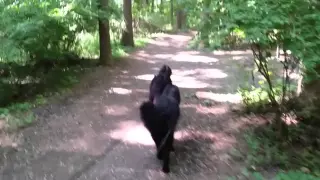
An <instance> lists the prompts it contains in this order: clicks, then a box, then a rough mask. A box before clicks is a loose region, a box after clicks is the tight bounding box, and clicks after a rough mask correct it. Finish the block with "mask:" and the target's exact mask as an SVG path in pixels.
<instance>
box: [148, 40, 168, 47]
mask: <svg viewBox="0 0 320 180" xmlns="http://www.w3.org/2000/svg"><path fill="white" fill-rule="evenodd" d="M148 43H150V44H152V45H156V46H163V47H168V46H170V44H169V42H166V41H155V40H150V41H149V42H148Z"/></svg>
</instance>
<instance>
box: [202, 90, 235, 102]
mask: <svg viewBox="0 0 320 180" xmlns="http://www.w3.org/2000/svg"><path fill="white" fill-rule="evenodd" d="M196 96H197V97H198V98H202V99H210V100H213V101H218V102H230V103H236V104H238V103H240V102H241V96H240V95H238V94H218V93H213V92H206V91H197V92H196Z"/></svg>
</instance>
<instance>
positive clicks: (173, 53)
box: [0, 34, 254, 180]
mask: <svg viewBox="0 0 320 180" xmlns="http://www.w3.org/2000/svg"><path fill="white" fill-rule="evenodd" d="M191 38H192V35H190V34H176V35H173V34H171V35H169V34H161V35H158V36H157V37H156V38H154V39H152V40H150V42H149V44H148V45H147V46H146V47H145V48H143V49H140V50H137V51H136V52H134V53H132V54H131V55H130V56H128V57H126V58H124V59H123V60H122V61H121V62H119V63H117V64H116V65H114V67H112V68H110V67H99V68H97V69H96V70H95V71H94V72H93V73H90V74H88V75H86V77H85V78H83V79H82V80H81V83H79V85H77V86H75V87H74V88H73V90H72V93H71V94H69V95H68V96H66V97H65V98H63V100H58V101H53V102H51V103H50V104H48V105H45V106H41V107H39V108H36V109H34V112H35V113H36V114H37V117H38V121H37V123H35V124H34V125H33V126H30V127H28V128H25V129H22V130H20V131H19V132H18V133H15V134H10V135H8V134H4V133H3V134H1V136H0V138H1V144H2V145H1V146H2V147H1V148H3V149H6V150H5V151H4V152H3V153H2V154H1V157H0V166H1V167H0V168H1V169H0V179H1V180H25V179H27V180H31V179H32V180H44V179H46V180H76V179H79V180H82V179H90V180H96V179H102V180H112V179H117V180H129V179H132V180H134V179H139V180H158V179H159V180H160V179H201V180H206V179H208V180H218V179H226V178H227V177H229V176H234V175H237V174H239V173H240V172H241V170H242V168H243V167H244V164H243V162H241V161H240V162H239V161H236V160H235V159H233V158H232V156H231V155H230V151H231V150H232V149H233V148H235V147H239V146H240V147H241V146H242V145H244V142H243V140H242V135H243V131H242V130H243V129H244V128H246V127H247V125H248V124H252V123H254V121H253V120H252V119H249V118H247V117H243V116H240V115H238V114H236V113H234V112H233V104H237V103H240V97H239V96H238V95H236V93H237V88H238V86H239V85H240V84H242V83H246V82H248V78H245V76H244V75H243V69H242V68H239V64H246V61H247V59H248V58H250V57H251V51H215V52H200V51H195V50H189V49H188V48H187V45H188V42H189V41H190V40H191ZM162 64H168V65H169V66H170V67H171V68H172V69H173V75H172V77H171V78H172V80H173V83H174V84H176V85H177V86H179V87H180V88H181V89H180V91H181V94H182V103H181V110H182V117H181V119H180V122H179V125H178V130H177V133H176V134H175V139H176V141H175V144H174V146H175V148H176V152H174V153H172V161H171V173H170V174H168V175H166V174H163V173H162V172H161V162H160V161H158V160H157V159H156V156H155V147H154V144H153V141H152V139H151V137H150V134H149V133H148V132H147V130H146V129H145V128H144V127H143V125H142V124H141V121H140V119H139V112H138V106H139V104H140V103H141V102H142V101H143V100H145V99H147V96H148V87H149V83H150V80H151V79H152V77H153V75H154V74H156V73H157V71H158V69H159V68H160V67H161V66H162Z"/></svg>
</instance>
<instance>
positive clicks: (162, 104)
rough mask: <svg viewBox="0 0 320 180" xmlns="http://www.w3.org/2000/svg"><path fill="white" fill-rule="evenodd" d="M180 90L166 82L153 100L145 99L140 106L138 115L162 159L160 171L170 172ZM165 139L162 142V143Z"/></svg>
mask: <svg viewBox="0 0 320 180" xmlns="http://www.w3.org/2000/svg"><path fill="white" fill-rule="evenodd" d="M179 104H180V92H179V88H178V87H177V86H175V85H173V84H168V85H167V86H166V87H165V90H164V91H163V93H162V94H161V95H158V96H156V97H155V100H154V102H151V101H146V102H143V103H142V104H141V106H140V117H141V119H142V121H143V123H144V126H145V127H146V128H147V129H148V131H149V132H150V134H151V136H152V139H153V140H154V142H155V144H156V147H157V157H158V159H160V160H163V167H162V171H163V172H165V173H168V172H170V168H169V164H170V156H169V155H170V151H173V150H174V148H173V141H174V131H175V128H176V125H177V123H178V120H179V117H180V107H179ZM163 139H165V141H164V143H163V144H161V143H162V141H163Z"/></svg>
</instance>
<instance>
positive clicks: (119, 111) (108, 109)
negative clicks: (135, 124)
mask: <svg viewBox="0 0 320 180" xmlns="http://www.w3.org/2000/svg"><path fill="white" fill-rule="evenodd" d="M104 109H105V111H104V112H105V114H107V115H111V116H122V115H126V114H127V113H128V112H129V111H130V110H129V108H127V107H126V106H119V105H112V106H105V107H104Z"/></svg>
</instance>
